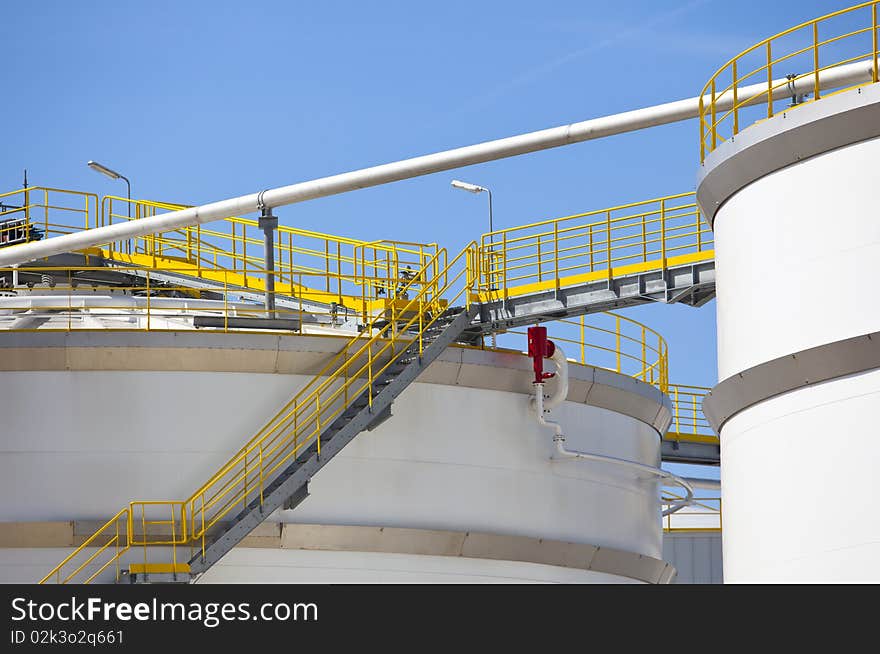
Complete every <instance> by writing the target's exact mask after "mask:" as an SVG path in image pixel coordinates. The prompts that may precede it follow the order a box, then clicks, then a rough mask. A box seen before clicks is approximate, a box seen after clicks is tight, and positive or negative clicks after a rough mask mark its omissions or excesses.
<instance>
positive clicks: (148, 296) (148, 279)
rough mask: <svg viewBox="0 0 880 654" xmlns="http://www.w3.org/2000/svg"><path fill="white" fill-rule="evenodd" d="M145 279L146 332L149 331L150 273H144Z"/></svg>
mask: <svg viewBox="0 0 880 654" xmlns="http://www.w3.org/2000/svg"><path fill="white" fill-rule="evenodd" d="M146 278H147V331H150V271H149V270H148V271H147V272H146Z"/></svg>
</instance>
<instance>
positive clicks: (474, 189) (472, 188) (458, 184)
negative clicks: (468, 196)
mask: <svg viewBox="0 0 880 654" xmlns="http://www.w3.org/2000/svg"><path fill="white" fill-rule="evenodd" d="M452 185H453V186H454V187H455V188H460V189H461V190H462V191H467V192H468V193H486V194H487V195H488V196H489V232H490V233H491V232H493V231H494V230H493V228H492V191H490V190H489V189H487V188H486V187H485V186H477V185H476V184H468V183H467V182H462V181H459V180H457V179H453V180H452ZM489 238H490V239H491V236H490V237H489Z"/></svg>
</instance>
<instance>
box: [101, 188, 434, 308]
mask: <svg viewBox="0 0 880 654" xmlns="http://www.w3.org/2000/svg"><path fill="white" fill-rule="evenodd" d="M119 205H122V207H123V209H119V208H118V206H119ZM188 206H189V205H183V204H172V203H168V202H156V201H152V200H128V199H127V198H122V197H118V196H112V195H110V196H105V197H104V198H103V199H102V200H101V218H100V220H101V225H111V224H114V223H118V222H120V221H127V220H139V219H142V218H148V217H151V216H154V215H156V214H157V213H160V212H163V211H175V210H179V209H185V208H188ZM131 209H133V210H134V215H132V216H130V215H129V214H130V213H131ZM274 241H275V256H274V258H275V276H276V280H275V282H276V283H275V288H276V292H282V288H281V287H282V286H283V285H284V284H287V286H288V288H289V290H288V294H291V295H296V296H297V297H299V296H302V297H304V298H306V299H310V300H316V301H320V302H324V303H330V302H336V303H338V304H341V305H345V306H349V307H351V306H353V305H354V304H355V303H359V300H360V298H361V297H362V296H363V292H364V290H365V289H369V290H370V291H371V293H372V294H373V295H374V299H378V298H379V297H380V296H384V297H391V290H392V288H393V287H394V285H395V284H396V282H397V280H399V279H400V277H401V272H402V271H404V270H406V269H407V267H409V268H416V269H418V268H421V267H422V266H423V265H424V263H425V262H426V261H427V260H428V259H429V258H430V257H431V256H432V255H434V254H436V253H437V252H438V250H439V247H438V245H437V244H436V243H407V242H400V241H389V240H385V241H375V242H372V243H368V242H366V241H361V240H358V239H353V238H347V237H341V236H334V235H330V234H324V233H321V232H316V231H312V230H305V229H299V228H294V227H287V226H285V225H278V227H277V228H276V238H275V239H274ZM263 248H264V238H263V233H262V230H260V229H259V223H258V221H256V220H251V219H248V218H239V217H236V216H230V217H227V218H225V219H222V220H219V221H216V222H215V223H213V224H212V225H211V226H210V227H208V226H202V225H196V226H193V227H183V228H180V229H176V230H172V231H169V232H162V233H159V234H150V235H146V236H138V237H134V238H131V239H127V240H126V241H122V242H117V243H110V244H108V246H107V249H106V250H107V253H108V256H109V257H110V258H111V259H114V260H117V261H131V262H132V263H140V264H142V265H148V266H149V265H160V264H162V263H163V262H164V263H165V265H167V263H168V262H169V261H175V260H176V261H178V262H180V263H188V264H191V265H192V266H193V269H192V275H193V276H195V277H199V278H210V279H216V278H217V276H218V274H220V273H223V272H226V271H231V270H234V271H236V272H237V273H238V274H239V275H240V276H241V283H242V284H243V285H245V286H247V287H250V288H253V289H255V290H259V291H264V290H265V282H264V272H265V267H266V263H265V259H264V253H263ZM298 275H306V276H308V277H309V278H311V280H312V281H311V286H310V287H308V288H297V285H296V282H295V280H296V278H297V276H298ZM373 304H374V303H371V304H370V306H372V305H373Z"/></svg>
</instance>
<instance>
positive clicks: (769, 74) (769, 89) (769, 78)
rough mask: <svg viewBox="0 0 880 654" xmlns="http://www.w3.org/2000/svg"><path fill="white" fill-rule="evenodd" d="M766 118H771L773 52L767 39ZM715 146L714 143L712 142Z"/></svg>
mask: <svg viewBox="0 0 880 654" xmlns="http://www.w3.org/2000/svg"><path fill="white" fill-rule="evenodd" d="M767 118H773V53H772V50H771V48H770V41H767ZM712 147H713V148H714V147H715V144H714V143H713V144H712Z"/></svg>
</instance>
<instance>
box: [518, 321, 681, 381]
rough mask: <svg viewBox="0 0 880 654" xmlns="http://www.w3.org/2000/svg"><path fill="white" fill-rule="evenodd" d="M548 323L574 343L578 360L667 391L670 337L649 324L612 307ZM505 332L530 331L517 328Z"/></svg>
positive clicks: (554, 333) (558, 336)
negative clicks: (610, 309)
mask: <svg viewBox="0 0 880 654" xmlns="http://www.w3.org/2000/svg"><path fill="white" fill-rule="evenodd" d="M544 324H545V325H546V326H547V328H548V336H549V337H550V339H551V340H553V341H554V342H555V343H561V344H563V345H566V346H568V345H571V346H573V347H571V348H568V347H565V348H564V349H565V353H566V356H568V357H569V358H573V359H574V360H575V361H577V362H578V363H582V364H586V365H591V366H595V367H597V368H604V369H606V370H613V371H614V372H618V373H621V374H624V375H628V376H630V377H634V378H636V379H640V380H642V381H644V382H647V383H649V384H652V385H654V386H657V387H658V388H659V389H660V390H661V391H663V392H664V393H665V392H667V387H668V384H669V350H668V347H667V345H666V340H665V339H664V338H663V337H662V336H661V335H660V334H659V333H658V332H657V331H655V330H653V329H651V328H650V327H648V326H647V325H643V324H642V323H640V322H638V321H636V320H632V319H631V318H627V317H626V316H622V315H620V314H617V313H613V312H610V311H609V312H605V313H597V314H591V315H590V316H581V317H580V318H578V319H577V320H554V321H552V322H547V323H544ZM505 333H507V334H517V335H520V336H525V335H526V332H525V331H523V330H515V329H514V330H508V331H507V332H505Z"/></svg>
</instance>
